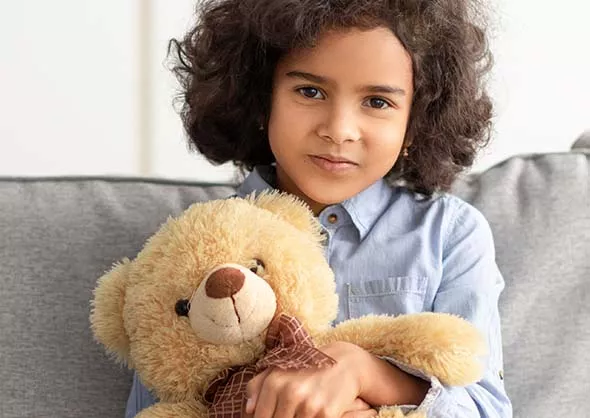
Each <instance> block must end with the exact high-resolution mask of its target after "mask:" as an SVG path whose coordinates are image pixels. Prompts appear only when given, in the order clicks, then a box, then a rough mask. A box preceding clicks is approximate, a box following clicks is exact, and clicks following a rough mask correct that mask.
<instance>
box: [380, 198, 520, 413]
mask: <svg viewBox="0 0 590 418" xmlns="http://www.w3.org/2000/svg"><path fill="white" fill-rule="evenodd" d="M443 248H444V250H443V260H442V267H443V268H442V280H441V284H440V287H439V289H438V291H437V293H436V296H435V300H434V305H433V311H434V312H447V313H452V314H455V315H459V316H461V317H462V318H464V319H466V320H468V321H469V322H471V323H472V324H473V325H475V326H476V327H477V328H478V329H479V330H480V332H481V333H482V335H483V336H485V338H486V342H487V346H488V356H487V358H486V359H485V360H484V361H485V369H484V370H485V371H484V376H483V378H482V379H481V380H480V381H479V382H477V383H475V384H472V385H469V386H467V387H446V386H443V385H441V383H440V382H439V381H438V380H437V379H436V378H433V377H428V376H423V375H421V374H420V373H418V372H417V371H415V370H411V369H408V368H407V367H404V366H403V365H400V364H397V363H396V362H395V360H394V359H391V358H385V359H386V360H388V361H389V362H390V363H392V364H394V365H396V366H398V367H400V368H401V369H402V370H404V371H406V372H408V373H410V374H413V375H415V376H418V377H421V378H423V379H425V380H429V381H430V383H431V387H430V390H429V392H428V394H427V396H426V398H425V399H424V401H423V402H422V404H421V405H419V406H411V405H410V406H405V407H404V408H405V409H407V410H410V409H419V410H423V411H425V412H426V413H427V416H428V418H443V417H444V418H512V405H511V402H510V399H509V398H508V396H507V394H506V391H505V388H504V381H503V371H502V364H503V359H502V337H501V332H500V315H499V310H498V300H499V297H500V293H501V292H502V290H503V288H504V280H503V278H502V275H501V273H500V271H499V269H498V266H497V265H496V261H495V249H494V242H493V238H492V233H491V230H490V227H489V224H488V222H487V221H486V220H485V218H484V217H483V215H482V214H481V213H480V212H479V211H477V210H476V209H475V208H473V207H472V206H470V205H468V204H466V203H462V204H460V205H459V206H458V207H457V209H456V211H455V213H454V216H453V217H452V218H451V221H450V223H449V225H448V230H447V232H446V239H445V241H444V243H443Z"/></svg>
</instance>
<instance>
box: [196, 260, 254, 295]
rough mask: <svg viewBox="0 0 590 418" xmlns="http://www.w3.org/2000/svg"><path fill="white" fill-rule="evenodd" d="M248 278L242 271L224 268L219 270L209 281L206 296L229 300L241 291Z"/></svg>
mask: <svg viewBox="0 0 590 418" xmlns="http://www.w3.org/2000/svg"><path fill="white" fill-rule="evenodd" d="M245 279H246V277H245V276H244V273H242V272H241V271H240V270H238V269H235V268H232V267H224V268H221V269H219V270H217V271H216V272H215V273H213V274H212V275H211V276H209V278H208V279H207V284H206V285H205V294H206V295H207V296H209V297H211V298H215V299H223V298H229V297H232V296H233V295H235V294H236V293H238V292H239V291H240V289H241V288H242V287H243V286H244V280H245Z"/></svg>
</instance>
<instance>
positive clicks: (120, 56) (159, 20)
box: [0, 0, 590, 181]
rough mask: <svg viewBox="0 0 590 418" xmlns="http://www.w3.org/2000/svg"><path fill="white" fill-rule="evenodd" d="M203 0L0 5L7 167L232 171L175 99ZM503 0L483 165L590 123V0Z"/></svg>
mask: <svg viewBox="0 0 590 418" xmlns="http://www.w3.org/2000/svg"><path fill="white" fill-rule="evenodd" d="M193 2H194V0H174V1H166V0H133V1H130V0H127V1H114V0H103V1H101V2H96V1H90V0H55V1H52V2H47V1H44V0H20V1H2V2H0V114H1V115H2V116H1V117H0V175H46V174H52V175H59V174H125V175H149V176H163V177H175V178H190V179H198V180H207V181H225V180H228V179H230V178H231V177H232V176H233V173H234V171H233V169H232V168H231V167H230V166H227V165H226V166H222V167H215V168H213V167H212V166H210V165H209V164H208V163H206V162H205V161H204V160H203V159H202V158H200V157H198V156H195V155H189V154H188V152H187V147H186V142H185V140H184V138H183V133H182V129H181V125H180V121H179V118H178V116H177V115H176V114H175V112H174V110H173V108H172V96H173V94H174V90H175V87H176V85H175V80H174V79H173V77H172V76H171V75H170V73H169V72H168V71H167V70H166V69H165V68H164V64H163V63H164V58H165V52H166V46H167V42H168V39H169V38H171V37H178V36H181V35H182V33H183V31H184V30H185V29H186V28H187V27H188V25H189V22H190V20H191V18H192V13H193ZM494 2H495V3H494V4H495V5H496V6H497V7H496V11H495V18H496V24H495V25H496V30H495V32H496V34H495V38H494V39H493V42H492V47H493V50H494V52H495V56H496V67H495V70H494V72H493V79H492V83H491V88H492V95H493V96H494V99H495V101H496V114H497V117H496V120H495V133H494V138H493V142H492V144H491V146H490V148H488V150H487V151H486V152H485V153H484V154H483V155H482V158H481V159H480V160H479V161H478V163H477V165H476V167H475V168H476V169H477V170H481V169H484V168H486V167H488V166H489V165H491V164H494V163H495V162H497V161H499V160H501V159H504V158H506V157H507V156H509V155H513V154H517V153H523V152H542V151H561V150H567V149H568V148H569V146H570V145H571V143H572V142H573V141H574V139H575V138H576V136H577V135H578V134H580V133H581V132H582V131H583V130H585V129H590V47H589V46H588V44H589V43H590V25H587V23H586V21H587V16H588V14H589V13H590V3H587V2H585V1H582V0H562V1H561V2H559V4H558V5H557V4H556V3H555V2H549V1H543V2H541V1H534V0H494Z"/></svg>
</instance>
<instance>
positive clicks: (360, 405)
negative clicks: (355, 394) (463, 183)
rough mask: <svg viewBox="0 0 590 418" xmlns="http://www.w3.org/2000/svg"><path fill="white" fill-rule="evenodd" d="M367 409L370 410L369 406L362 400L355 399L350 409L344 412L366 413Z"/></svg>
mask: <svg viewBox="0 0 590 418" xmlns="http://www.w3.org/2000/svg"><path fill="white" fill-rule="evenodd" d="M368 409H371V405H369V404H368V403H366V402H365V401H364V400H362V398H356V399H355V400H354V402H353V403H352V404H351V405H350V407H348V408H346V409H345V412H352V411H366V410H368Z"/></svg>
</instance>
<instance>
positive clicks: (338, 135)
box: [318, 106, 361, 144]
mask: <svg viewBox="0 0 590 418" xmlns="http://www.w3.org/2000/svg"><path fill="white" fill-rule="evenodd" d="M318 134H319V136H320V137H321V138H323V139H324V140H326V141H329V142H333V143H335V144H342V143H344V142H346V141H358V140H359V139H361V133H360V127H359V121H358V115H356V114H355V113H354V111H353V110H351V109H347V108H346V107H345V106H338V107H336V106H334V107H333V108H331V109H330V110H329V111H328V112H327V113H326V115H325V119H324V120H323V121H322V123H321V124H320V127H319V129H318Z"/></svg>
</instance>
